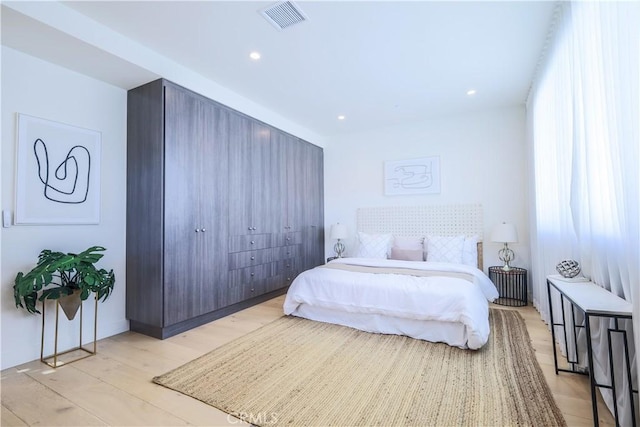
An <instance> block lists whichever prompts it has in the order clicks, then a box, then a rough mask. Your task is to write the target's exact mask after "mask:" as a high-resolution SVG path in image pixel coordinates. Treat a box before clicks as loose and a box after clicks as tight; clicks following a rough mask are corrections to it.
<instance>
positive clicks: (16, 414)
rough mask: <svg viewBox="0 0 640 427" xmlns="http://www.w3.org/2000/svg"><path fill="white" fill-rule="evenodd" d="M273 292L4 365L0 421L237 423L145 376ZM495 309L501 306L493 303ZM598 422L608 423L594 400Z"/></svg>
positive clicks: (261, 311) (246, 315) (578, 422)
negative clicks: (79, 353)
mask: <svg viewBox="0 0 640 427" xmlns="http://www.w3.org/2000/svg"><path fill="white" fill-rule="evenodd" d="M283 300H284V297H283V296H282V297H278V298H275V299H272V300H270V301H267V302H265V303H262V304H260V305H257V306H254V307H251V308H249V309H246V310H243V311H241V312H238V313H236V314H233V315H231V316H228V317H225V318H223V319H219V320H217V321H215V322H212V323H209V324H207V325H204V326H201V327H199V328H197V329H193V330H191V331H189V332H186V333H183V334H179V335H177V336H175V337H172V338H169V339H166V340H164V341H160V340H156V339H153V338H149V337H146V336H144V335H140V334H136V333H133V332H126V333H123V334H120V335H116V336H114V337H110V338H106V339H103V340H101V341H99V342H98V354H97V355H96V356H93V357H89V358H87V359H84V360H80V361H77V362H74V363H72V364H69V365H66V366H62V367H60V368H58V369H51V368H49V367H48V366H46V365H44V364H42V363H40V362H39V361H34V362H29V363H26V364H24V365H21V366H17V367H15V368H10V369H6V370H4V371H2V377H1V383H0V385H1V387H2V414H1V415H2V417H1V420H0V421H1V425H2V426H22V425H44V426H93V425H126V426H160V425H171V426H177V425H188V424H190V425H236V426H237V425H240V424H241V423H240V421H238V420H236V419H234V418H231V417H228V416H227V415H226V414H225V413H223V412H221V411H219V410H217V409H215V408H213V407H211V406H208V405H206V404H204V403H202V402H199V401H197V400H195V399H191V398H189V397H186V396H183V395H182V394H180V393H177V392H174V391H171V390H169V389H166V388H164V387H161V386H158V385H155V384H153V383H152V382H151V379H152V378H153V377H154V376H156V375H160V374H163V373H164V372H166V371H168V370H170V369H173V368H175V367H178V366H180V365H182V364H184V363H186V362H188V361H190V360H192V359H194V358H196V357H198V356H200V355H202V354H204V353H206V352H208V351H210V350H213V349H214V348H216V347H218V346H220V345H222V344H224V343H226V342H229V341H231V340H233V339H235V338H237V337H240V336H242V335H243V334H246V333H248V332H250V331H252V330H254V329H256V328H259V327H260V326H262V325H264V324H267V323H269V322H271V321H272V320H274V319H276V318H278V317H280V316H281V315H282V302H283ZM494 307H495V308H500V307H499V306H494ZM517 310H518V311H519V312H520V313H521V314H522V316H523V317H524V319H525V321H526V323H527V329H528V331H529V335H530V338H531V340H532V343H533V346H534V348H535V351H536V356H537V359H538V361H539V363H540V366H541V367H542V370H543V372H544V375H545V378H546V380H547V382H548V384H549V387H550V388H551V391H552V392H553V394H554V396H555V399H556V402H557V403H558V406H559V407H560V409H561V411H562V413H563V414H564V417H565V419H566V421H567V424H568V425H570V426H591V425H593V423H592V419H591V400H590V394H589V386H588V378H587V377H584V376H581V375H573V374H560V375H558V376H556V375H555V373H554V370H553V353H552V345H551V334H550V333H549V331H548V330H547V327H546V325H545V324H544V323H543V322H542V320H540V316H539V314H538V313H537V311H535V309H533V308H532V307H530V306H529V307H523V308H518V309H517ZM599 413H600V424H601V425H603V426H612V425H614V423H613V420H612V417H611V415H610V413H609V412H608V410H607V409H606V408H605V407H604V405H603V404H602V402H601V401H600V410H599Z"/></svg>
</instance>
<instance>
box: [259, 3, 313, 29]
mask: <svg viewBox="0 0 640 427" xmlns="http://www.w3.org/2000/svg"><path fill="white" fill-rule="evenodd" d="M260 14H261V15H262V16H264V18H265V19H266V20H267V21H269V23H270V24H271V25H273V26H274V27H276V28H277V29H278V30H283V29H285V28H288V27H290V26H292V25H295V24H297V23H299V22H304V21H306V20H308V19H309V18H307V15H305V13H304V12H303V11H302V9H300V7H299V6H298V5H297V4H295V3H294V2H292V1H282V2H279V3H276V4H273V5H271V6H269V7H266V8H264V9H262V10H261V11H260Z"/></svg>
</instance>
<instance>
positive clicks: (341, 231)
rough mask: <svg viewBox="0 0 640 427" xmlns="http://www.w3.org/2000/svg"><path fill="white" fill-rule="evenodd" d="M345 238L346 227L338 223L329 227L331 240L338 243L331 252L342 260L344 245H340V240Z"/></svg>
mask: <svg viewBox="0 0 640 427" xmlns="http://www.w3.org/2000/svg"><path fill="white" fill-rule="evenodd" d="M345 238H347V226H346V225H344V224H340V223H339V222H338V223H337V224H334V225H332V226H331V239H332V240H338V243H336V244H335V245H334V247H333V250H334V251H335V252H336V256H337V257H338V258H342V254H343V253H344V250H345V247H344V243H342V242H341V241H340V240H341V239H345Z"/></svg>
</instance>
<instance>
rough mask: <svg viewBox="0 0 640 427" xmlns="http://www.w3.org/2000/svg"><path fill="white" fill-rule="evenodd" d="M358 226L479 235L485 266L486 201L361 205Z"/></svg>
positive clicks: (420, 233)
mask: <svg viewBox="0 0 640 427" xmlns="http://www.w3.org/2000/svg"><path fill="white" fill-rule="evenodd" d="M357 228H358V231H362V232H364V233H391V234H394V235H397V236H426V235H432V236H459V235H465V236H474V235H475V236H478V238H479V243H478V268H480V269H482V240H483V232H484V225H483V216H482V205H481V204H479V203H476V204H459V205H422V206H385V207H377V208H360V209H358V211H357Z"/></svg>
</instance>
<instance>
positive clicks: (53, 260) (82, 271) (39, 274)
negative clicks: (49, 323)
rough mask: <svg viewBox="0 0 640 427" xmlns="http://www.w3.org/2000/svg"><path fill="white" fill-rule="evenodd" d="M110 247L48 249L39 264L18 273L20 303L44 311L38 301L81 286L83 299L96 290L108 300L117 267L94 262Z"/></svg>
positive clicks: (15, 287) (16, 287)
mask: <svg viewBox="0 0 640 427" xmlns="http://www.w3.org/2000/svg"><path fill="white" fill-rule="evenodd" d="M105 250H106V249H105V248H103V247H101V246H92V247H90V248H89V249H87V250H85V251H84V252H80V253H79V254H74V253H67V254H65V253H62V252H52V251H50V250H49V249H45V250H43V251H42V252H40V255H39V256H38V264H37V265H36V266H35V267H34V268H33V269H32V270H31V271H29V272H28V273H26V274H24V273H22V272H20V273H18V274H17V276H16V280H15V283H14V285H13V296H14V298H15V301H16V307H22V308H24V309H26V310H27V311H28V312H29V313H40V311H38V309H37V308H36V302H37V301H44V300H45V299H51V300H55V299H59V298H62V297H64V296H66V295H71V294H73V292H74V291H76V290H80V298H81V300H83V301H84V300H86V299H87V298H89V295H90V294H91V293H92V292H93V293H95V294H96V295H97V298H98V300H102V301H104V300H106V299H107V298H108V297H109V295H110V294H111V292H112V291H113V285H114V283H115V281H116V279H115V276H114V274H113V270H110V271H107V270H105V269H102V268H101V269H97V268H96V266H95V265H94V264H95V263H96V262H98V261H99V260H100V258H102V257H103V254H101V253H99V252H104V251H105Z"/></svg>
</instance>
